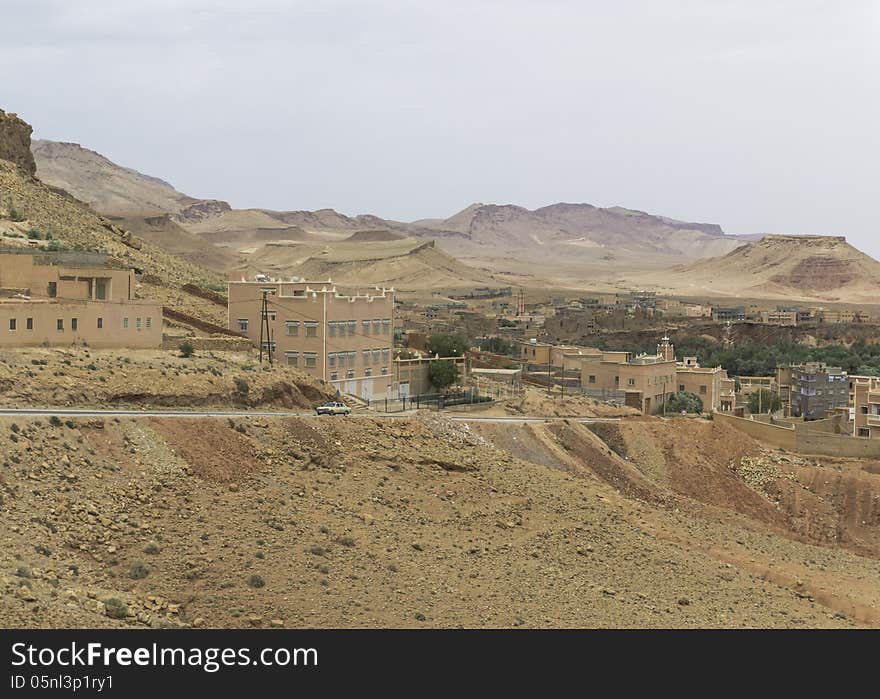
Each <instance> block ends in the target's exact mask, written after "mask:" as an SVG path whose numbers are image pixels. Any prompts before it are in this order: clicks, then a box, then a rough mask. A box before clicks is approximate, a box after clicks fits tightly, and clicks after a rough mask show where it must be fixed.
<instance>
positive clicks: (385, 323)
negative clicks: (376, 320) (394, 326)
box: [382, 318, 391, 335]
mask: <svg viewBox="0 0 880 699" xmlns="http://www.w3.org/2000/svg"><path fill="white" fill-rule="evenodd" d="M382 332H383V333H384V334H385V335H387V334H388V333H390V332H391V319H390V318H385V319H383V320H382Z"/></svg>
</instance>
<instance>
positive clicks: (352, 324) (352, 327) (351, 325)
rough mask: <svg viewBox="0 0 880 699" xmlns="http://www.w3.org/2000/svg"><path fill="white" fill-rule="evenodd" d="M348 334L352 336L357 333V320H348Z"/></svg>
mask: <svg viewBox="0 0 880 699" xmlns="http://www.w3.org/2000/svg"><path fill="white" fill-rule="evenodd" d="M348 334H349V335H350V336H351V337H354V336H355V335H357V321H356V320H350V321H348Z"/></svg>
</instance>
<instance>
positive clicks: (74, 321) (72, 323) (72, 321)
mask: <svg viewBox="0 0 880 699" xmlns="http://www.w3.org/2000/svg"><path fill="white" fill-rule="evenodd" d="M78 327H79V321H78V320H77V319H76V318H71V319H70V329H71V330H73V331H74V332H76V330H77V328H78Z"/></svg>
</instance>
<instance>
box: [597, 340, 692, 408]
mask: <svg viewBox="0 0 880 699" xmlns="http://www.w3.org/2000/svg"><path fill="white" fill-rule="evenodd" d="M664 341H665V344H664V343H661V344H660V345H658V346H657V354H655V355H654V354H652V355H647V354H643V355H638V356H636V357H633V356H631V355H630V354H628V353H626V352H618V353H608V354H607V356H605V353H599V354H597V355H594V356H585V357H583V359H582V360H581V387H582V389H584V390H585V392H586V393H587V394H588V395H595V396H604V397H609V396H614V395H622V396H623V400H624V403H625V404H626V405H628V406H630V407H633V408H637V409H639V410H641V411H642V412H643V413H645V414H646V415H649V414H651V413H654V412H658V411H662V409H663V407H664V406H665V405H666V401H667V400H669V398H670V397H671V396H672V394H674V393H675V390H676V384H675V370H676V363H675V356H674V355H673V353H672V345H670V344H669V343H668V340H667V339H666V338H664Z"/></svg>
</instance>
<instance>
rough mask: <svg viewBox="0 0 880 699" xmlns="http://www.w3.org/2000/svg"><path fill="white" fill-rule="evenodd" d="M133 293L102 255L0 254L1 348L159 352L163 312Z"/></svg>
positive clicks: (127, 277)
mask: <svg viewBox="0 0 880 699" xmlns="http://www.w3.org/2000/svg"><path fill="white" fill-rule="evenodd" d="M133 288H134V272H132V271H131V270H129V269H119V268H114V267H110V266H108V265H107V262H106V258H105V257H104V256H102V255H97V254H91V253H35V252H32V251H27V252H12V251H7V252H0V346H6V347H15V346H19V347H23V346H37V345H46V346H52V345H56V346H57V345H70V344H86V345H88V346H90V347H96V348H111V347H134V348H150V347H160V346H161V345H162V306H161V305H160V304H157V303H153V302H150V301H142V300H136V299H133V298H132V293H133Z"/></svg>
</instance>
